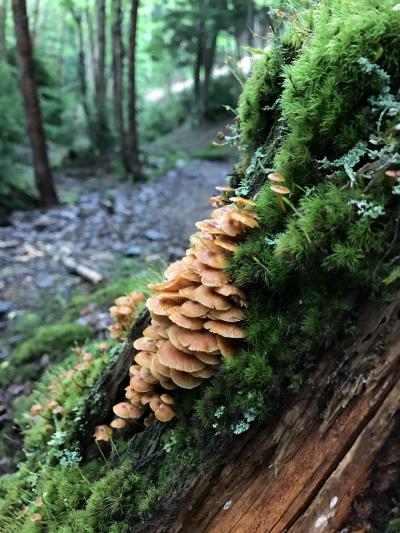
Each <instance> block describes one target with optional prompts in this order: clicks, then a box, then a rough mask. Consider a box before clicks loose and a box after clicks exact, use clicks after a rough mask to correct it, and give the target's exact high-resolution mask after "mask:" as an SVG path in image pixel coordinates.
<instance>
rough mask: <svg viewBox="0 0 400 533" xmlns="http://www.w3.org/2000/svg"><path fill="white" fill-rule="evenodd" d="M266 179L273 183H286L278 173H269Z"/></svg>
mask: <svg viewBox="0 0 400 533" xmlns="http://www.w3.org/2000/svg"><path fill="white" fill-rule="evenodd" d="M267 178H268V179H269V180H270V181H275V182H282V181H286V179H285V178H284V177H283V176H282V174H279V173H278V172H271V173H270V174H268V176H267Z"/></svg>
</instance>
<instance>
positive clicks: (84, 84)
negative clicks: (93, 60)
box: [71, 9, 95, 146]
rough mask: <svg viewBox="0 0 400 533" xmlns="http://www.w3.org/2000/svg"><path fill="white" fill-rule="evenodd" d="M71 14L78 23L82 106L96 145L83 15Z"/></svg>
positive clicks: (72, 12)
mask: <svg viewBox="0 0 400 533" xmlns="http://www.w3.org/2000/svg"><path fill="white" fill-rule="evenodd" d="M71 14H72V16H73V19H74V21H75V24H76V28H77V35H78V77H79V89H80V93H81V98H82V107H83V111H84V113H85V116H86V123H87V130H88V137H89V139H90V142H91V145H92V146H95V139H94V132H93V128H92V118H91V112H90V107H89V102H88V87H87V78H86V59H85V45H84V38H83V26H82V15H81V13H79V12H77V11H76V10H74V9H73V10H71Z"/></svg>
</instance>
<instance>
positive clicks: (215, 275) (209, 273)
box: [200, 268, 228, 287]
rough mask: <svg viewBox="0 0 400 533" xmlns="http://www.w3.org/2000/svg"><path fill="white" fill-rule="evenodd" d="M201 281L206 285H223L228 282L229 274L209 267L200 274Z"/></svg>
mask: <svg viewBox="0 0 400 533" xmlns="http://www.w3.org/2000/svg"><path fill="white" fill-rule="evenodd" d="M200 278H201V283H202V284H203V285H205V286H206V287H221V285H224V283H228V276H227V275H226V274H225V272H222V270H215V269H213V268H207V269H204V270H203V271H202V273H201V274H200Z"/></svg>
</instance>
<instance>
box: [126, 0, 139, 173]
mask: <svg viewBox="0 0 400 533" xmlns="http://www.w3.org/2000/svg"><path fill="white" fill-rule="evenodd" d="M138 8H139V0H132V4H131V16H130V32H129V53H128V77H129V80H128V120H129V124H128V149H129V160H130V170H131V172H132V174H133V176H134V177H135V176H139V175H140V162H139V143H138V131H137V118H136V68H135V67H136V65H135V60H136V31H137V16H138Z"/></svg>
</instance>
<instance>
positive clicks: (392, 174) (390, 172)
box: [385, 169, 400, 178]
mask: <svg viewBox="0 0 400 533" xmlns="http://www.w3.org/2000/svg"><path fill="white" fill-rule="evenodd" d="M385 175H386V176H387V177H388V178H397V176H400V170H393V169H391V170H385Z"/></svg>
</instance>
